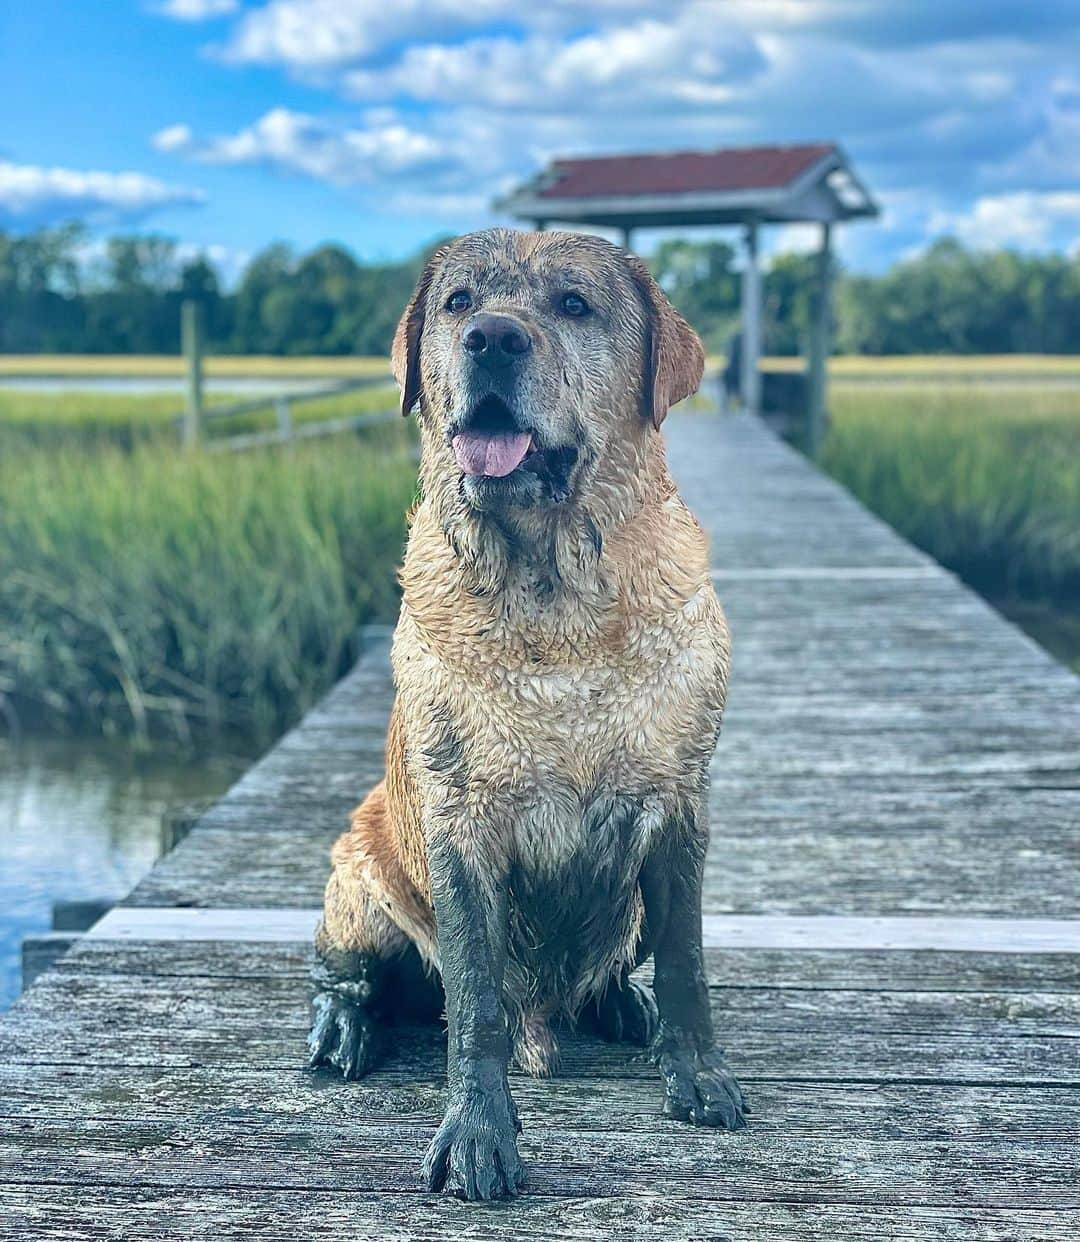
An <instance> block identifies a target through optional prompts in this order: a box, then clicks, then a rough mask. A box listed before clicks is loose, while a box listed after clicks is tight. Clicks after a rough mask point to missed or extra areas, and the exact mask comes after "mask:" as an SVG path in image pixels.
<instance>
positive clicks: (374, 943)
mask: <svg viewBox="0 0 1080 1242" xmlns="http://www.w3.org/2000/svg"><path fill="white" fill-rule="evenodd" d="M393 363H394V370H395V375H396V377H397V379H398V382H399V383H400V385H401V388H402V412H403V413H404V414H406V415H408V414H410V413H411V412H412V410H413V409H414V408H415V409H416V410H417V417H418V420H419V426H420V434H421V443H422V460H421V483H422V500H421V503H420V504H419V506H418V508H417V510H416V512H415V514H414V516H413V518H412V525H411V531H410V536H409V542H408V548H407V552H406V556H405V563H404V567H403V570H402V576H401V577H402V587H403V598H402V604H401V614H400V619H399V621H398V626H397V630H396V633H395V638H394V647H393V667H394V678H395V685H396V690H397V697H396V701H395V704H394V708H393V711H392V714H391V720H390V727H389V735H388V739H387V750H386V777H385V780H384V781H382V782H381V783H380V784H379V785H378V786H377V787H376V788H375V789H373V790H372V791H371V793H370V794H369V795H368V797H367V799H366V800H365V801H364V803H363V804H362V805H361V806H360V807H359V809H358V810H357V811H356V812H355V813H354V815H353V817H352V822H351V827H350V829H349V831H348V832H347V833H346V834H345V835H344V836H342V837H341V839H340V840H339V841H338V842H337V844H336V846H335V847H334V850H333V855H332V860H333V871H332V874H331V877H330V881H329V883H328V885H327V890H326V903H325V910H324V915H323V920H322V923H321V925H320V927H319V931H318V934H317V938H316V948H317V951H318V954H319V958H320V963H321V965H320V977H319V980H318V987H319V992H318V995H317V997H316V1001H315V1022H314V1025H313V1028H312V1034H311V1062H312V1064H313V1065H324V1066H328V1067H330V1068H331V1069H336V1070H337V1071H339V1072H341V1073H343V1074H344V1075H345V1077H347V1078H352V1077H358V1076H360V1075H361V1074H364V1073H366V1072H368V1071H369V1070H370V1069H371V1068H373V1066H374V1065H376V1064H377V1063H378V1060H379V1058H380V1056H381V1041H380V1033H381V1030H382V1027H383V1025H384V1023H385V1022H386V1021H388V1020H390V1019H391V1018H392V1017H393V1009H394V1007H395V1006H396V1005H398V1004H400V1003H401V1002H402V1001H403V1000H407V1001H408V1003H409V1004H410V1005H412V1006H413V1007H414V1008H415V1009H417V1010H419V1011H424V1012H427V1013H430V1014H433V1015H434V1014H437V1013H438V1012H439V1011H440V1010H441V1009H443V1007H444V1006H445V1015H446V1022H447V1026H448V1054H447V1077H448V1104H447V1110H446V1115H445V1117H444V1118H443V1121H442V1124H441V1125H440V1127H439V1129H438V1132H437V1134H436V1136H435V1138H434V1140H433V1142H432V1144H431V1146H430V1148H429V1150H428V1153H427V1157H426V1159H425V1161H424V1176H425V1178H426V1180H427V1183H428V1185H429V1186H430V1187H431V1188H432V1189H446V1190H448V1191H450V1192H452V1193H454V1194H457V1195H459V1196H461V1197H463V1198H466V1199H494V1198H502V1197H508V1196H512V1195H514V1194H515V1193H517V1191H518V1190H519V1189H520V1187H521V1185H522V1183H523V1180H524V1170H523V1167H522V1163H521V1161H520V1159H519V1156H518V1151H517V1135H518V1133H519V1131H520V1128H521V1127H520V1122H519V1120H518V1116H517V1110H516V1108H515V1106H514V1102H513V1099H512V1098H511V1093H510V1088H509V1084H508V1078H507V1070H508V1066H509V1063H510V1061H511V1059H512V1058H513V1059H515V1060H516V1062H517V1063H518V1064H519V1065H520V1066H521V1067H522V1068H523V1069H525V1070H526V1071H528V1072H529V1073H532V1074H536V1075H544V1074H550V1073H553V1072H555V1070H556V1069H557V1066H558V1055H559V1050H558V1038H557V1024H558V1021H559V1020H560V1019H570V1020H571V1021H573V1020H582V1019H588V1020H589V1021H590V1023H591V1024H592V1025H594V1026H595V1027H596V1029H598V1030H599V1031H600V1033H602V1034H605V1035H607V1036H608V1037H609V1038H612V1039H622V1040H626V1041H628V1042H631V1043H636V1044H640V1045H642V1046H648V1047H649V1048H650V1049H651V1054H652V1057H653V1059H654V1060H655V1062H656V1064H657V1067H658V1068H659V1071H660V1077H661V1081H662V1084H663V1107H664V1110H665V1111H666V1112H667V1113H668V1114H669V1115H671V1116H672V1117H675V1118H678V1119H680V1120H682V1121H687V1122H691V1123H693V1124H697V1125H706V1126H722V1127H725V1128H728V1129H738V1128H741V1127H742V1126H743V1125H744V1124H745V1113H746V1105H745V1101H744V1098H743V1095H742V1092H741V1090H740V1088H739V1086H738V1084H737V1083H736V1081H735V1079H734V1077H733V1076H732V1075H731V1072H730V1071H729V1069H728V1067H727V1065H726V1064H725V1062H724V1059H723V1056H722V1053H721V1051H720V1049H719V1048H718V1047H717V1045H716V1041H715V1037H714V1032H713V1027H712V1021H711V1017H710V1013H709V1002H708V990H707V986H706V978H705V969H704V962H703V956H702V949H701V883H702V868H703V863H704V856H705V850H706V845H707V841H708V829H707V825H706V822H705V813H706V812H705V808H706V805H707V794H708V767H709V761H710V759H711V757H712V753H713V750H714V747H715V742H716V735H717V731H718V729H719V725H720V716H721V712H722V710H723V705H724V693H725V686H726V681H727V672H728V653H729V640H728V631H727V626H726V624H725V621H724V615H723V612H722V610H721V607H720V604H719V601H718V600H717V598H716V595H715V593H714V591H713V587H712V583H711V579H710V576H709V569H708V557H707V551H706V546H705V538H704V535H703V533H702V531H701V528H700V527H699V525H698V523H697V522H696V521H695V519H694V517H693V516H692V515H691V514H690V512H689V511H688V510H687V508H686V506H685V505H684V504H683V502H682V500H681V498H680V496H679V494H678V492H677V490H676V488H675V484H674V482H673V481H672V479H671V476H670V474H669V472H668V469H667V464H666V460H665V454H664V445H663V440H662V437H661V434H660V427H661V424H662V423H663V420H664V417H665V415H666V413H667V411H668V409H669V408H670V406H672V405H673V404H675V403H676V402H678V401H680V400H682V399H683V398H685V397H687V396H688V395H689V394H691V393H692V392H694V391H695V390H696V388H697V386H698V384H699V383H700V380H701V374H702V367H703V355H702V349H701V344H700V342H699V340H698V338H697V336H696V335H695V333H694V332H693V330H692V329H691V328H690V327H689V325H688V324H687V323H686V322H685V321H684V320H683V319H682V318H681V316H679V315H678V313H677V312H676V311H675V310H674V309H673V308H672V307H671V305H670V304H669V303H668V301H667V299H666V297H665V296H664V294H663V293H662V292H661V290H660V289H659V288H658V287H657V286H656V284H655V283H654V281H653V280H652V278H651V276H650V275H649V273H648V271H647V269H646V268H645V266H644V264H642V263H641V261H640V260H639V259H637V258H636V257H634V256H633V255H631V254H629V253H627V252H626V251H624V250H620V249H618V248H617V247H615V246H613V245H611V244H609V243H607V242H604V241H601V240H599V239H597V238H591V237H584V236H578V235H573V234H566V233H557V232H550V233H547V232H546V233H517V232H510V231H507V230H492V231H489V232H484V233H476V234H472V235H470V236H467V237H463V238H460V239H458V240H457V241H455V242H452V243H450V244H449V245H447V246H445V247H443V248H442V249H441V250H439V251H438V252H437V253H436V254H435V255H434V256H433V257H432V259H431V261H430V262H429V264H428V265H427V267H426V269H425V270H424V272H423V274H422V275H421V277H420V281H419V283H418V285H417V288H416V290H415V292H414V294H413V297H412V300H411V301H410V303H409V305H408V307H407V308H406V310H405V313H404V315H403V316H402V319H401V322H400V324H399V326H398V330H397V336H396V339H395V342H394V350H393ZM650 955H651V956H652V957H653V959H654V962H655V985H654V988H655V992H653V991H650V990H649V989H647V988H645V987H644V986H643V985H641V984H640V983H638V982H637V981H636V980H632V979H630V978H629V974H630V972H631V971H632V970H633V968H634V967H635V966H636V965H637V964H639V963H640V962H642V961H644V960H645V959H646V958H647V957H649V956H650Z"/></svg>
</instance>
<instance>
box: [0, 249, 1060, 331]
mask: <svg viewBox="0 0 1080 1242" xmlns="http://www.w3.org/2000/svg"><path fill="white" fill-rule="evenodd" d="M430 250H431V247H429V248H427V249H426V250H424V251H421V252H418V253H417V254H415V255H413V256H411V257H410V258H408V259H405V260H402V261H400V262H386V263H368V262H361V261H360V260H358V259H357V258H356V257H355V256H354V255H353V254H351V253H350V252H349V250H348V249H347V248H346V247H344V246H340V245H335V244H327V245H322V246H318V247H316V248H315V249H314V250H311V251H308V252H307V253H305V254H297V253H296V252H295V251H294V250H292V249H291V248H290V247H289V246H286V245H282V244H276V245H272V246H268V247H267V248H266V249H264V250H262V251H260V253H259V254H257V255H256V256H255V257H254V258H253V259H252V261H251V262H250V263H249V264H248V265H247V267H246V268H245V269H244V271H243V273H242V274H241V276H240V279H239V280H238V281H237V282H236V284H235V287H233V288H227V287H226V286H225V283H224V281H223V279H222V276H221V273H220V272H219V271H218V270H217V269H216V268H215V266H214V264H213V263H211V262H210V261H209V259H207V257H206V256H205V255H196V256H195V257H185V254H184V252H183V251H182V250H181V249H180V247H179V246H178V245H177V243H176V242H175V241H173V240H171V239H169V238H166V237H161V236H154V235H149V236H146V235H143V236H129V237H114V238H112V239H110V240H109V241H108V242H107V243H105V245H104V248H103V249H102V250H101V252H100V254H98V256H97V257H96V258H95V259H93V260H91V261H88V260H87V258H86V255H87V245H86V239H85V236H84V234H83V233H82V231H81V230H80V229H79V227H78V226H76V225H70V226H65V227H61V228H54V229H47V230H42V231H40V232H37V233H30V234H23V235H20V236H12V235H7V234H4V233H2V232H0V353H88V354H94V353H109V354H112V353H150V354H162V353H164V354H167V353H175V352H177V351H178V349H179V345H180V342H179V318H180V316H179V306H180V303H181V302H182V301H183V300H184V299H186V298H193V299H195V300H197V301H199V302H200V303H202V305H203V307H204V315H205V322H206V326H207V337H208V340H207V344H208V348H209V349H210V350H211V351H213V352H217V353H235V354H296V355H305V354H369V355H370V354H385V353H387V352H388V350H389V348H390V341H391V337H392V335H393V330H394V324H395V323H396V321H397V317H398V315H399V313H400V311H401V308H402V307H403V306H404V305H405V302H406V300H407V298H408V295H409V292H410V290H411V289H412V286H413V284H414V282H415V280H416V277H417V275H418V274H419V271H420V269H421V267H422V265H423V262H424V260H425V258H426V257H427V254H428V253H430ZM650 265H651V267H652V269H653V272H654V273H655V275H656V276H657V278H658V279H659V281H660V283H661V284H662V285H663V286H664V288H665V289H666V290H667V292H668V294H669V296H670V297H671V299H672V301H673V302H674V303H675V304H676V306H678V307H679V309H680V310H681V311H682V312H683V313H684V314H685V315H686V316H687V317H688V318H689V320H690V321H691V323H693V324H694V326H695V327H696V328H697V329H698V331H699V332H700V333H701V335H702V337H703V338H704V339H705V342H706V345H707V346H708V348H709V349H710V351H712V352H723V351H724V350H725V349H726V347H727V345H728V343H729V341H730V338H731V336H732V334H733V333H734V332H735V331H736V329H737V326H738V316H739V272H738V266H737V253H736V251H735V249H734V247H732V246H731V245H730V244H728V243H727V242H726V241H722V240H706V241H690V240H684V239H672V240H668V241H665V242H663V243H661V245H660V246H659V247H658V248H657V249H656V251H655V253H654V254H653V256H652V257H651V259H650ZM814 265H815V260H814V259H813V257H812V256H808V255H798V254H785V255H779V256H777V257H776V258H775V259H774V260H773V261H772V263H771V264H770V266H769V268H768V270H767V272H766V273H765V276H764V289H763V294H764V297H763V302H764V309H765V348H766V352H768V353H772V354H795V353H800V352H802V351H803V349H804V346H805V338H806V333H807V328H808V324H809V320H810V310H811V306H812V298H813V275H814ZM833 308H834V318H835V325H834V328H835V331H834V343H835V347H836V349H837V351H838V352H840V353H853V354H908V353H931V354H933V353H941V354H971V353H986V354H995V353H1015V352H1022V353H1076V352H1080V256H1074V257H1068V256H1065V255H1060V254H1028V253H1020V252H1016V251H1012V250H970V249H967V248H965V247H964V246H963V245H962V244H961V243H960V242H959V241H957V240H956V239H954V238H943V239H941V240H939V241H937V242H935V243H934V244H933V245H931V246H930V247H929V248H928V249H927V250H926V251H925V252H923V253H922V254H920V255H918V256H917V257H914V258H909V259H906V260H904V261H902V262H899V263H897V264H895V265H894V266H893V267H892V268H890V269H889V270H888V271H887V272H885V273H884V274H882V275H878V276H868V275H857V274H850V273H845V272H842V271H838V272H837V273H836V283H835V294H834V299H833Z"/></svg>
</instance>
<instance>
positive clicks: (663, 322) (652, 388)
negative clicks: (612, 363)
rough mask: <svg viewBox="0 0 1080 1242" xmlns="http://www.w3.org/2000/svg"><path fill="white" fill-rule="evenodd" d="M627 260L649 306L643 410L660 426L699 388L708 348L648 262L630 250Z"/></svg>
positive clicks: (642, 394) (646, 310)
mask: <svg viewBox="0 0 1080 1242" xmlns="http://www.w3.org/2000/svg"><path fill="white" fill-rule="evenodd" d="M626 261H627V263H628V264H629V265H630V273H631V275H632V276H633V278H634V284H635V285H636V286H637V290H638V293H639V295H640V297H641V300H642V302H643V303H644V306H645V316H646V328H645V374H644V379H643V382H642V390H641V403H642V413H643V414H645V416H646V417H647V418H651V419H652V422H653V426H654V427H656V428H657V429H658V430H659V427H660V424H661V423H662V422H663V421H664V419H665V417H666V416H667V412H668V410H670V409H671V407H672V406H673V405H675V404H676V403H677V402H679V401H682V400H684V399H685V398H686V397H689V396H690V394H691V393H695V392H697V390H698V385H699V384H700V383H701V377H702V374H703V373H704V371H705V351H704V349H703V348H702V345H701V339H700V338H699V337H698V334H697V333H696V332H695V331H694V329H693V328H691V326H690V325H689V324H688V323H687V322H686V320H685V319H684V318H683V317H682V315H680V314H679V312H678V311H677V310H676V309H675V307H674V306H672V305H671V303H670V302H669V301H668V298H667V294H666V293H665V292H664V291H663V289H661V288H660V286H659V285H658V284H657V283H656V281H655V280H654V279H653V275H652V273H651V272H650V271H649V269H648V268H647V267H646V266H645V264H644V263H643V262H642V261H641V260H640V259H639V258H638V257H637V255H635V254H630V253H629V252H627V254H626Z"/></svg>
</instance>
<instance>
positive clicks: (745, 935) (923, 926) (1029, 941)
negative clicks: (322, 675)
mask: <svg viewBox="0 0 1080 1242" xmlns="http://www.w3.org/2000/svg"><path fill="white" fill-rule="evenodd" d="M321 913H322V911H321V910H320V909H319V908H318V907H313V906H311V907H303V906H282V907H276V908H273V907H271V908H263V907H245V908H240V909H237V908H230V907H224V908H215V907H203V908H186V907H183V908H181V907H174V906H144V907H139V906H118V907H116V908H114V909H113V910H110V911H109V912H108V913H107V914H106V915H104V916H103V917H102V918H101V919H99V920H98V922H97V923H95V924H94V926H93V928H91V930H90V931H89V932H88V933H87V934H86V935H87V939H88V940H113V941H116V942H119V943H123V942H131V941H137V940H144V941H155V942H162V941H184V942H189V943H196V942H200V941H208V940H228V941H235V942H238V943H244V942H250V941H259V940H262V941H275V942H279V943H288V942H290V941H292V942H300V943H303V942H306V941H311V940H312V939H313V938H314V936H315V932H316V928H317V926H318V923H319V918H320V916H321ZM701 939H702V945H703V946H704V947H705V948H709V949H727V948H747V949H835V950H851V949H858V948H862V949H879V950H885V951H888V950H894V949H903V950H920V949H935V950H942V951H946V952H954V953H977V952H992V953H1022V954H1041V953H1080V919H1004V918H993V919H987V918H970V917H968V918H963V917H958V916H956V915H945V916H941V915H938V916H907V917H902V918H896V917H891V918H887V917H882V916H880V915H875V916H873V917H860V916H837V915H810V916H804V917H802V916H791V915H759V914H750V915H740V914H732V915H726V914H706V915H704V916H703V917H702V920H701Z"/></svg>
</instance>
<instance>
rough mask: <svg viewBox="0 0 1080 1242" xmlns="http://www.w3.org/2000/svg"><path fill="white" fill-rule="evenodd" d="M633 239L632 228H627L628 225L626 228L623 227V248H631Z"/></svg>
mask: <svg viewBox="0 0 1080 1242" xmlns="http://www.w3.org/2000/svg"><path fill="white" fill-rule="evenodd" d="M633 240H634V230H633V229H632V228H629V227H628V228H625V229H623V231H622V244H623V249H624V250H632V249H633Z"/></svg>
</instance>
